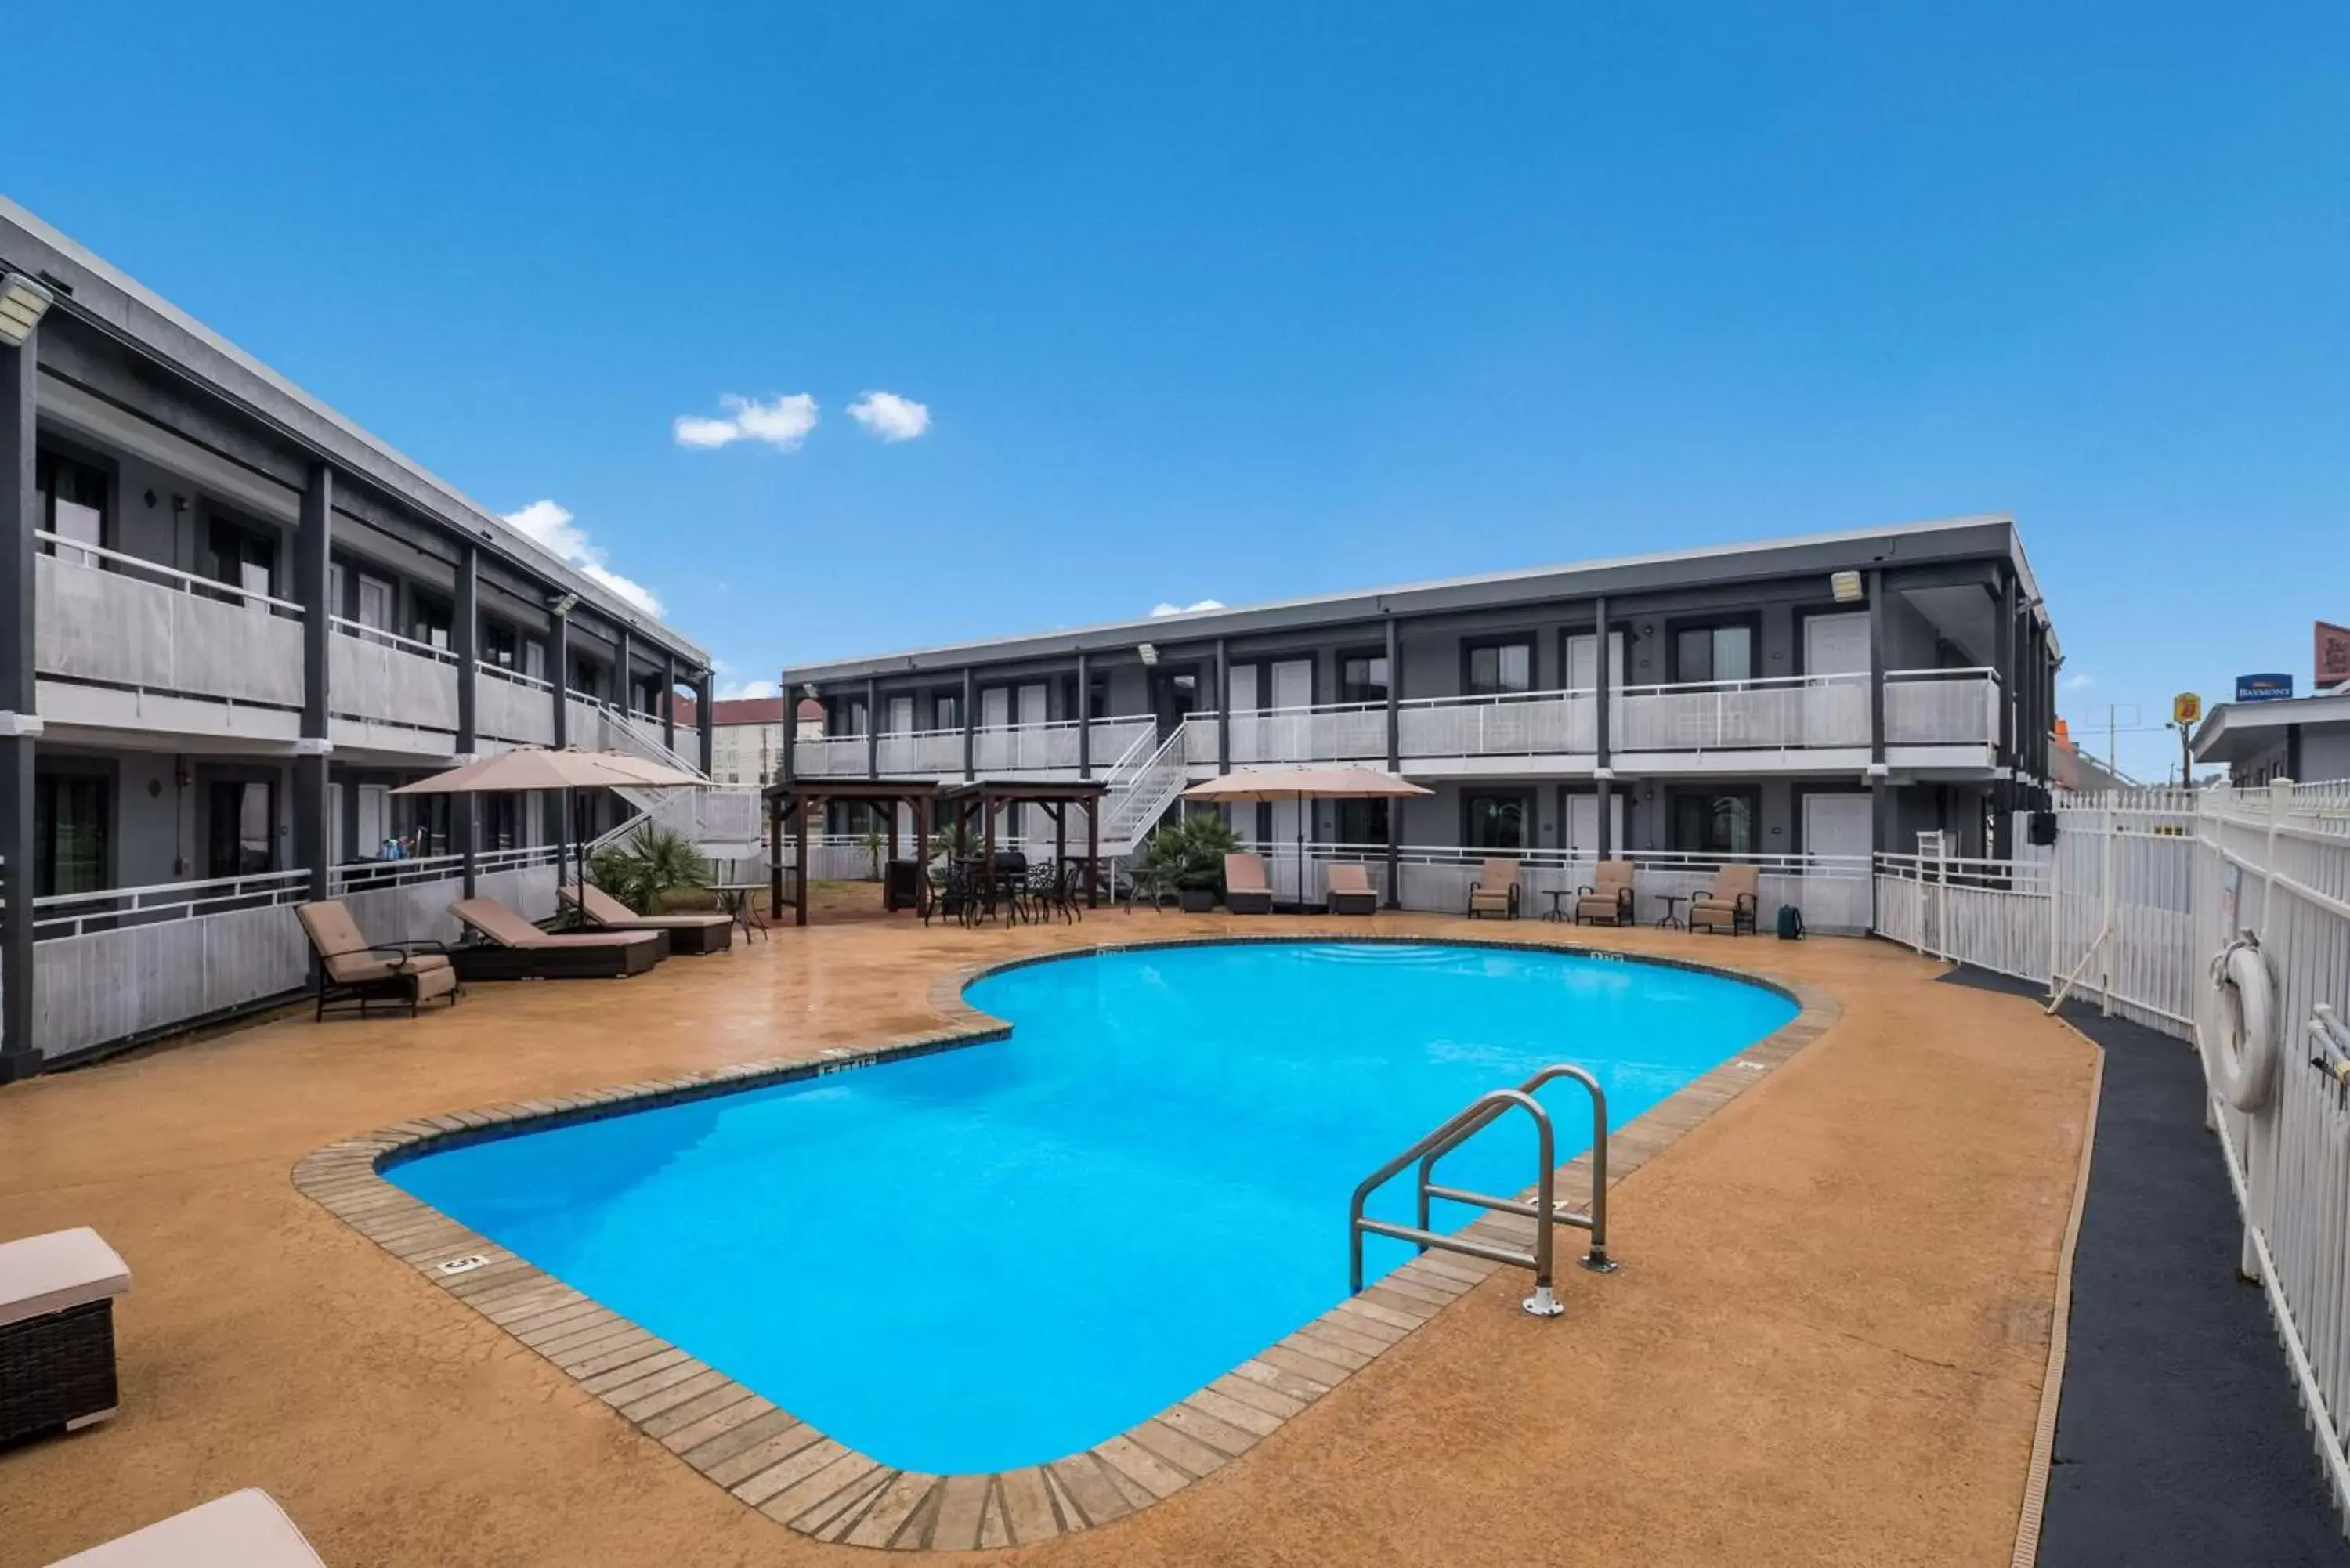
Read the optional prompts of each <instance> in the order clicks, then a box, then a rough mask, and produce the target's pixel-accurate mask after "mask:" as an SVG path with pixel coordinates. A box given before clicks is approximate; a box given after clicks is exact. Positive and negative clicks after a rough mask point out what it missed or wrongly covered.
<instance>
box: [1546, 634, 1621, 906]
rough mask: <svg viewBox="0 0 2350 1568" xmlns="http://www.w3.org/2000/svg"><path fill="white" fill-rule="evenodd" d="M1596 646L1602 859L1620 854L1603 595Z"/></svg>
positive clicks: (1595, 772) (1594, 767)
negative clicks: (1616, 826) (1616, 821)
mask: <svg viewBox="0 0 2350 1568" xmlns="http://www.w3.org/2000/svg"><path fill="white" fill-rule="evenodd" d="M1591 627H1592V649H1591V668H1592V669H1593V670H1595V671H1596V672H1597V673H1596V679H1595V681H1594V684H1595V685H1596V687H1597V690H1596V691H1594V692H1593V693H1592V699H1591V722H1592V737H1593V739H1592V753H1591V759H1592V760H1591V777H1592V786H1593V787H1592V794H1594V796H1595V797H1596V815H1597V817H1598V826H1597V827H1596V829H1595V831H1596V832H1597V833H1598V835H1599V858H1600V859H1602V860H1606V859H1608V858H1610V857H1613V856H1614V855H1615V853H1616V834H1615V831H1614V828H1613V822H1614V818H1615V811H1614V809H1613V808H1614V801H1613V799H1612V796H1613V793H1614V790H1615V784H1616V753H1615V749H1614V748H1613V747H1611V746H1610V745H1609V744H1608V743H1607V742H1608V740H1609V738H1610V736H1609V726H1610V725H1611V724H1612V723H1613V722H1614V719H1613V717H1612V713H1611V710H1612V707H1613V704H1614V701H1615V695H1616V693H1615V691H1614V688H1615V685H1616V670H1615V661H1614V660H1613V659H1609V658H1608V657H1607V596H1606V595H1605V594H1602V595H1601V596H1600V597H1597V598H1596V599H1594V600H1592V601H1591ZM1558 826H1559V832H1560V836H1562V837H1563V836H1565V831H1566V824H1565V823H1564V822H1562V823H1560V824H1559V825H1558Z"/></svg>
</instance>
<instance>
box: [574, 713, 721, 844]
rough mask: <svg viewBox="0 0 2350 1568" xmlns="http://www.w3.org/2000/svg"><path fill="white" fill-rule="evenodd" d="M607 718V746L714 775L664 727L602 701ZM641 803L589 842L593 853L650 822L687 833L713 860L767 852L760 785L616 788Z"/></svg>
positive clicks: (631, 801) (685, 770)
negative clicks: (672, 742)
mask: <svg viewBox="0 0 2350 1568" xmlns="http://www.w3.org/2000/svg"><path fill="white" fill-rule="evenodd" d="M598 711H599V713H600V715H601V717H602V720H603V729H604V733H603V737H602V740H603V746H602V749H604V750H608V751H616V752H627V753H630V754H631V755H634V756H639V757H643V758H645V759H646V760H647V761H649V762H655V763H660V764H661V765H662V766H664V767H671V768H675V769H677V770H678V771H679V772H681V773H689V774H693V775H694V777H696V778H699V779H705V780H706V779H707V778H708V777H709V775H708V774H704V773H703V772H702V770H701V769H700V768H699V767H697V766H695V765H694V763H692V762H691V761H689V760H688V759H686V758H684V757H681V756H680V755H678V754H677V753H675V752H673V751H671V750H670V748H669V747H668V746H666V745H664V744H662V743H661V738H660V731H659V730H658V729H656V728H654V727H652V726H650V725H649V724H647V723H645V722H643V721H642V720H640V719H639V718H636V717H634V716H631V715H629V714H627V713H624V712H622V711H620V710H619V709H618V708H615V707H612V706H610V705H609V704H603V703H599V704H598ZM613 793H614V794H618V795H619V797H620V798H621V799H622V800H624V801H626V802H628V803H629V805H632V806H634V807H636V809H637V815H634V816H631V817H629V819H628V820H627V821H625V822H623V823H621V824H620V825H619V826H618V827H615V828H613V829H612V830H611V831H610V832H608V833H606V834H604V835H602V836H600V837H598V838H597V839H596V840H595V842H593V843H592V844H590V845H588V846H587V852H588V853H589V854H591V855H592V854H594V853H595V852H596V851H597V850H598V849H601V848H603V847H604V846H607V845H609V844H617V843H619V842H621V841H622V840H624V839H627V838H628V837H629V836H631V835H633V834H634V833H635V832H636V831H637V830H638V829H639V828H640V827H644V826H655V827H661V828H666V829H668V830H670V831H671V832H673V833H678V834H681V835H683V836H685V837H686V838H687V839H689V840H691V843H692V844H693V846H694V847H695V848H696V849H698V850H699V851H701V853H702V857H703V858H705V859H709V860H738V861H739V860H755V859H757V858H759V857H760V856H761V855H762V854H763V853H764V843H765V839H766V835H765V832H764V827H763V825H762V823H761V821H760V794H759V789H758V786H757V785H755V784H708V783H705V784H702V785H701V786H700V787H698V788H694V789H641V790H639V789H623V790H615V791H614V792H613Z"/></svg>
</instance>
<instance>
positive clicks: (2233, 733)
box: [2191, 691, 2350, 789]
mask: <svg viewBox="0 0 2350 1568" xmlns="http://www.w3.org/2000/svg"><path fill="white" fill-rule="evenodd" d="M2191 745H2192V746H2193V749H2194V752H2195V760H2196V761H2197V762H2199V763H2226V764H2227V768H2228V782H2229V783H2230V784H2234V785H2236V786H2237V787H2238V788H2240V789H2241V788H2245V787H2248V786H2252V785H2258V784H2267V783H2269V782H2270V781H2271V780H2272V779H2292V780H2293V781H2295V782H2296V783H2300V784H2309V783H2313V782H2316V781H2321V780H2327V779H2350V692H2343V691H2333V692H2327V693H2324V694H2322V695H2320V696H2315V697H2294V698H2288V699H2286V700H2284V701H2268V702H2222V703H2220V705H2219V706H2217V707H2215V708H2213V709H2212V710H2211V711H2210V712H2209V713H2207V714H2205V715H2204V716H2203V722H2202V724H2201V725H2200V726H2199V728H2198V729H2197V730H2196V732H2195V738H2194V740H2193V742H2191Z"/></svg>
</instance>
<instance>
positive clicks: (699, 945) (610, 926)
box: [556, 882, 734, 953]
mask: <svg viewBox="0 0 2350 1568" xmlns="http://www.w3.org/2000/svg"><path fill="white" fill-rule="evenodd" d="M556 896H557V897H558V898H561V899H562V900H563V901H564V902H565V903H567V904H568V905H570V906H571V907H572V908H573V909H577V910H578V911H579V912H580V914H582V915H584V916H586V917H587V923H588V924H590V925H592V926H594V927H596V928H597V929H598V930H606V931H666V932H668V933H669V950H670V951H671V952H673V953H723V952H724V951H726V950H728V949H729V948H731V947H733V945H734V917H733V916H732V915H720V914H707V913H705V914H684V915H639V914H638V913H637V912H636V911H635V910H634V909H629V907H628V906H627V905H626V904H623V903H622V902H620V900H619V899H618V898H614V897H612V895H611V894H609V893H607V892H606V891H604V889H603V888H598V886H596V884H594V883H593V882H590V883H588V884H587V886H586V887H585V888H582V887H581V886H580V885H579V884H578V883H577V882H566V883H565V884H564V885H563V887H562V888H560V889H559V890H558V892H557V894H556Z"/></svg>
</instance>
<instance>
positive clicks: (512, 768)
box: [391, 746, 704, 881]
mask: <svg viewBox="0 0 2350 1568" xmlns="http://www.w3.org/2000/svg"><path fill="white" fill-rule="evenodd" d="M703 782H704V781H703V780H702V779H701V778H700V777H698V776H697V775H695V774H689V773H686V772H683V771H682V770H681V769H678V768H672V767H669V766H666V765H665V764H663V763H654V762H648V761H646V760H645V759H644V758H642V757H632V756H630V755H629V754H628V753H626V752H587V751H582V750H580V749H579V748H578V747H577V746H567V747H565V748H564V749H563V750H562V751H559V752H556V751H549V750H548V749H547V748H546V747H545V746H516V747H515V749H514V750H512V751H510V752H500V753H496V754H495V755H494V756H487V757H484V758H482V759H481V760H480V761H479V762H473V763H466V764H465V765H464V766H463V767H458V768H451V769H450V770H449V771H448V772H446V773H441V774H433V775H432V777H430V778H422V779H418V780H417V781H416V782H415V783H414V784H402V785H400V787H399V788H398V789H396V790H393V791H392V792H391V793H392V794H519V793H522V792H525V791H529V790H542V789H559V790H561V791H562V792H563V865H562V866H560V867H557V869H556V875H557V877H559V878H561V879H565V880H568V879H569V876H570V870H569V867H570V863H571V861H572V860H573V858H574V857H573V855H572V847H573V840H572V836H571V792H572V791H573V790H575V789H690V788H692V787H693V786H695V785H697V784H702V783H703ZM580 873H581V874H580V878H579V879H580V880H582V881H585V880H586V868H585V867H581V868H580Z"/></svg>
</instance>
